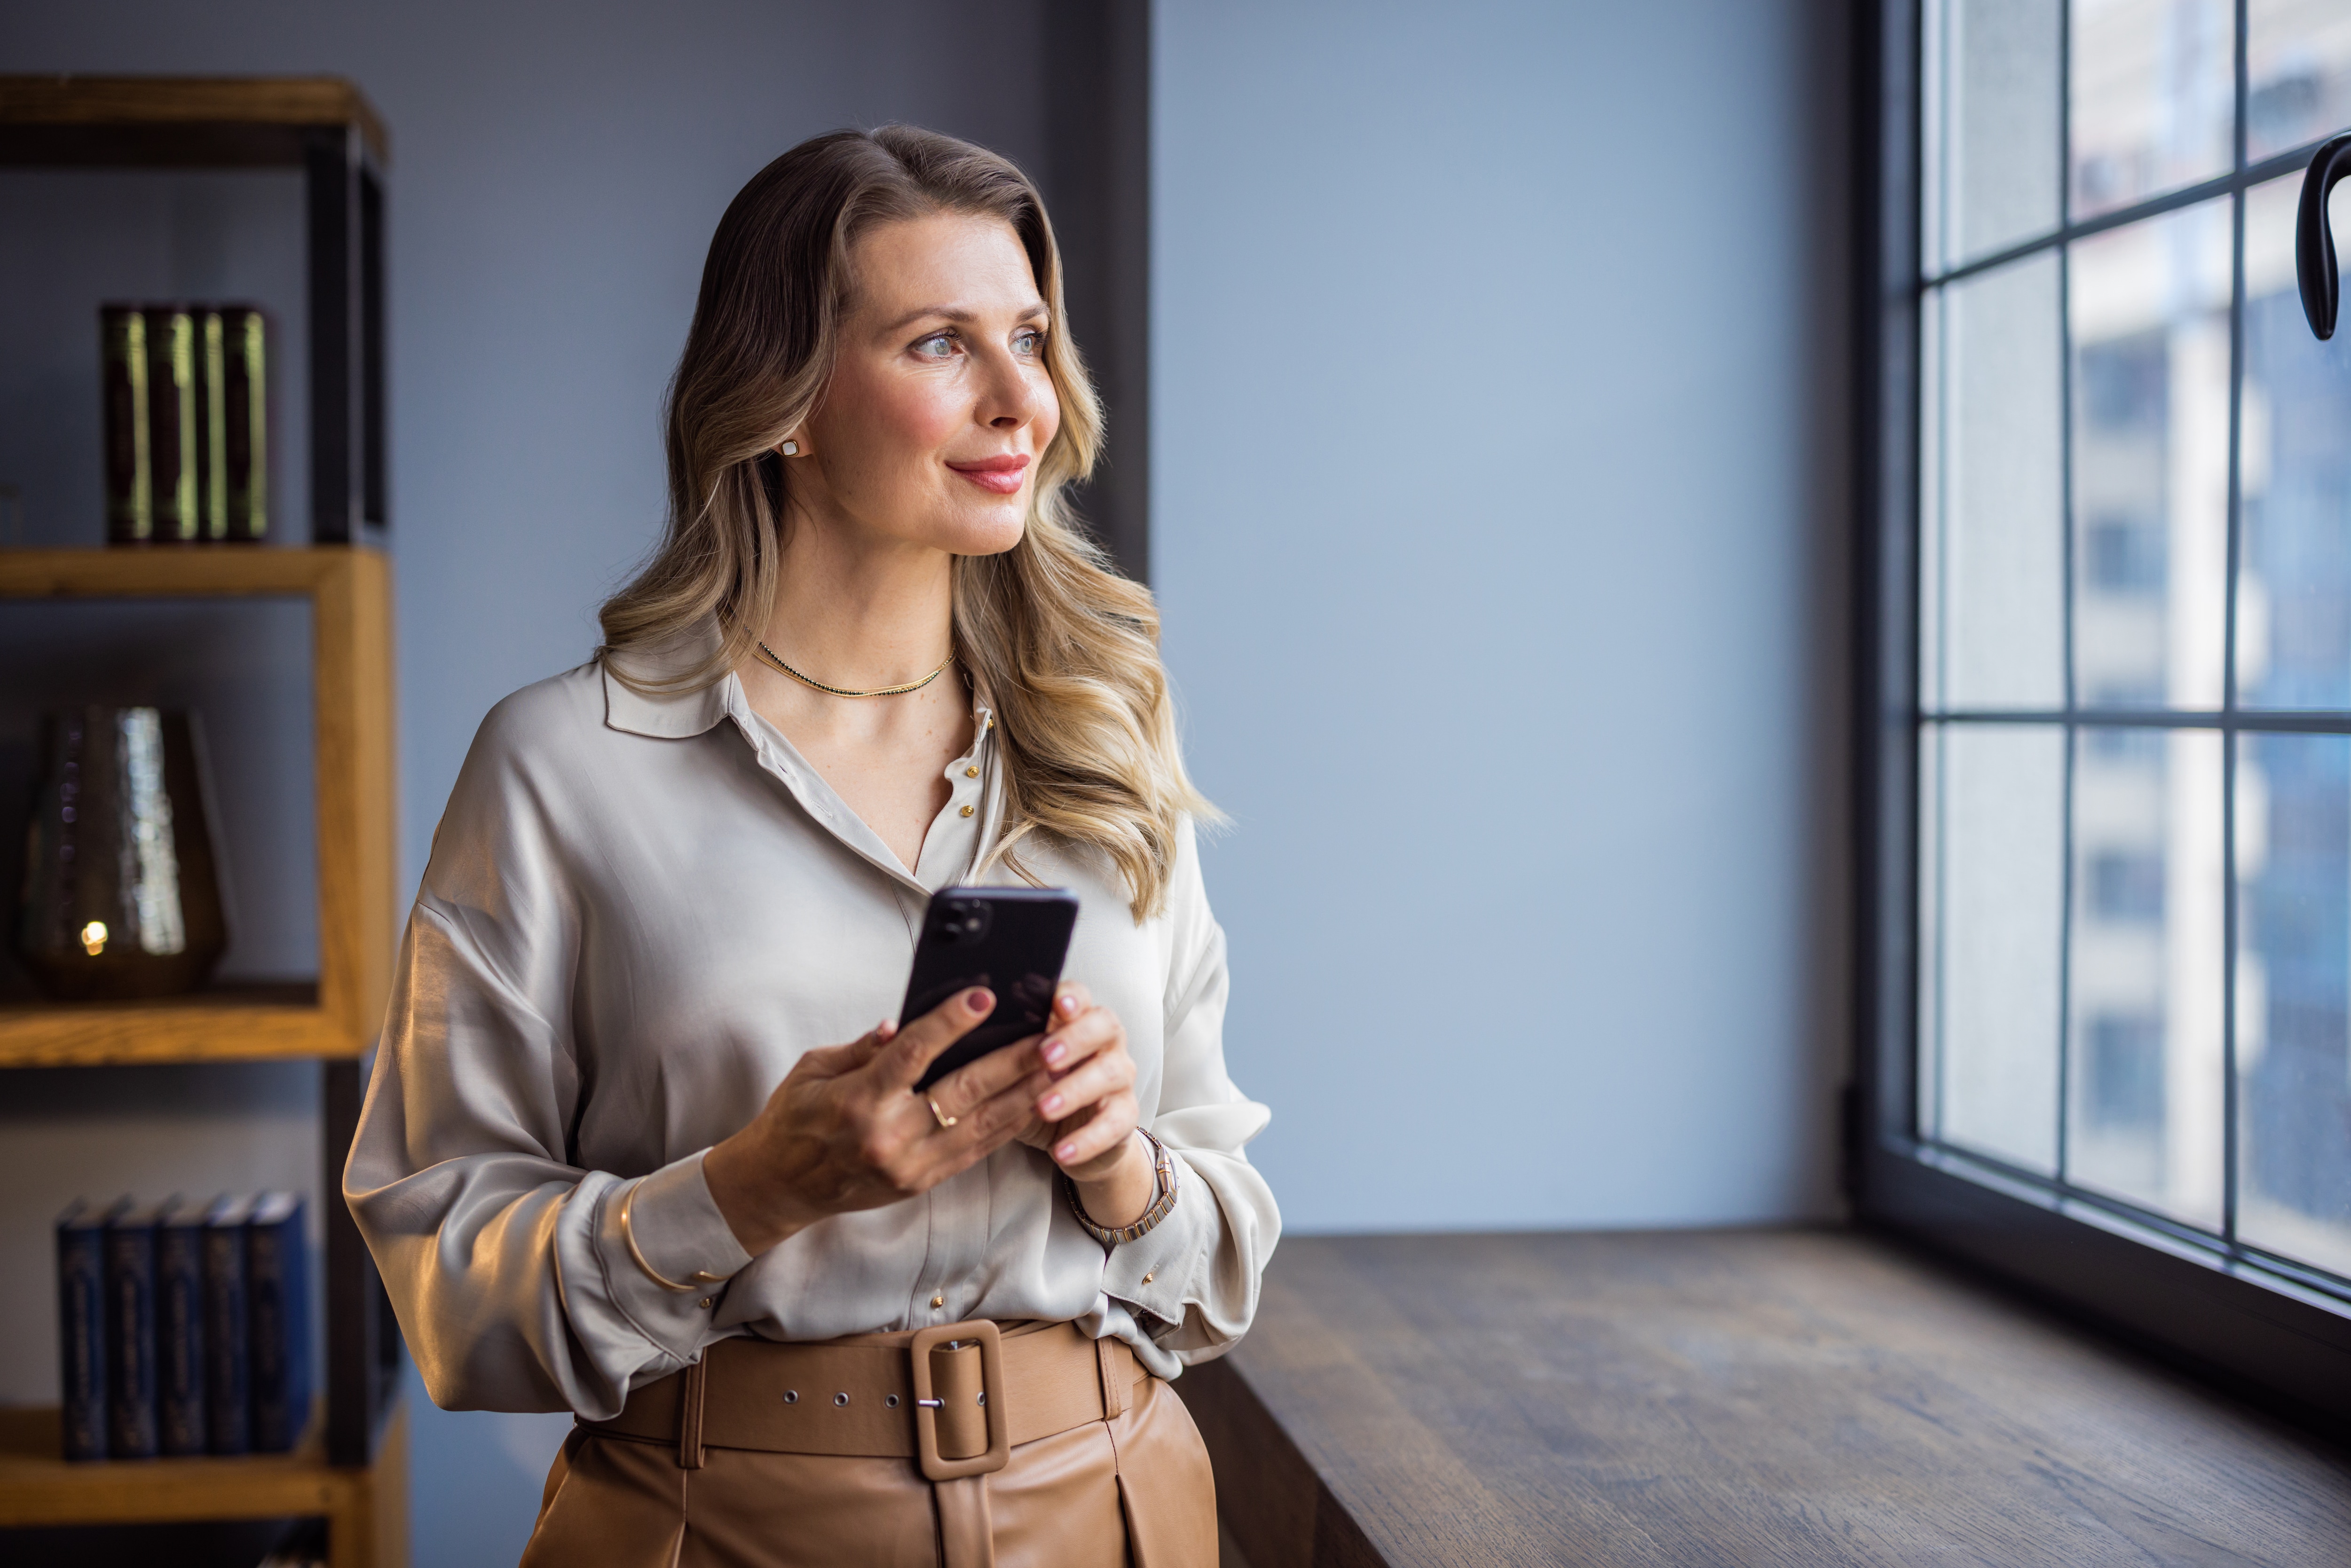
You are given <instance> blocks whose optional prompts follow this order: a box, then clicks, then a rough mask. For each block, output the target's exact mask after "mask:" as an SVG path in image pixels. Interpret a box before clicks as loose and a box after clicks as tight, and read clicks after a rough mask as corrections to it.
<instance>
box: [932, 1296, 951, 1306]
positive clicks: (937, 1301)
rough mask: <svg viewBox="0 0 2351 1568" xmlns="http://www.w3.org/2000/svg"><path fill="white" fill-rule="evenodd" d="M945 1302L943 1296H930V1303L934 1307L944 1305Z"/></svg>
mask: <svg viewBox="0 0 2351 1568" xmlns="http://www.w3.org/2000/svg"><path fill="white" fill-rule="evenodd" d="M946 1304H947V1299H946V1297H945V1296H933V1297H932V1298H931V1305H933V1306H935V1307H944V1306H946Z"/></svg>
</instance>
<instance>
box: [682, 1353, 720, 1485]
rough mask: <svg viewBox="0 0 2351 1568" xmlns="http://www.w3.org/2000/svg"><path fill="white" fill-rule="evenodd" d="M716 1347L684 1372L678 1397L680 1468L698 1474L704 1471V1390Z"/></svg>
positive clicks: (703, 1354) (708, 1379)
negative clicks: (711, 1356) (700, 1470)
mask: <svg viewBox="0 0 2351 1568" xmlns="http://www.w3.org/2000/svg"><path fill="white" fill-rule="evenodd" d="M715 1348H716V1347H715V1346H705V1347H704V1349H703V1352H702V1359H701V1360H699V1361H697V1362H695V1364H693V1365H692V1366H689V1367H687V1368H686V1369H685V1382H684V1385H683V1386H682V1387H680V1388H679V1389H678V1394H677V1468H678V1469H682V1470H698V1469H701V1468H702V1390H703V1385H705V1384H706V1383H708V1382H709V1381H710V1352H711V1350H712V1349H715Z"/></svg>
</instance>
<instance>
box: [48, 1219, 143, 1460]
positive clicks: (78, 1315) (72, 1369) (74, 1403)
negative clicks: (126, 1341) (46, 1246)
mask: <svg viewBox="0 0 2351 1568" xmlns="http://www.w3.org/2000/svg"><path fill="white" fill-rule="evenodd" d="M129 1202H130V1200H129V1199H128V1198H126V1199H124V1200H123V1201H122V1202H121V1203H118V1204H116V1205H115V1206H114V1207H113V1208H95V1207H91V1206H90V1205H89V1204H87V1203H82V1202H79V1201H76V1202H75V1204H74V1205H73V1207H70V1208H68V1209H67V1210H66V1211H65V1212H64V1213H63V1214H60V1215H59V1216H57V1375H58V1381H59V1382H60V1383H62V1384H63V1385H64V1386H63V1388H62V1389H61V1390H60V1391H59V1392H60V1393H61V1395H62V1398H61V1399H60V1401H59V1403H60V1404H62V1405H63V1406H64V1411H63V1416H64V1428H65V1432H64V1436H65V1457H66V1458H68V1459H102V1458H106V1226H107V1222H108V1221H109V1220H110V1219H112V1218H114V1214H115V1210H116V1209H120V1208H122V1207H126V1206H127V1205H128V1204H129Z"/></svg>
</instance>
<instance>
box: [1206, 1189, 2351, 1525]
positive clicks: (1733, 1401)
mask: <svg viewBox="0 0 2351 1568" xmlns="http://www.w3.org/2000/svg"><path fill="white" fill-rule="evenodd" d="M1177 1386H1178V1387H1179V1388H1180V1389H1181V1391H1182V1392H1183V1394H1184V1396H1185V1399H1186V1404H1187V1405H1189V1406H1190V1407H1191V1408H1192V1410H1193V1412H1194V1414H1195V1416H1196V1418H1197V1419H1198V1420H1199V1423H1200V1427H1201V1430H1202V1432H1203V1434H1204V1436H1206V1437H1207V1440H1208V1445H1209V1449H1210V1452H1211V1453H1212V1454H1213V1455H1214V1456H1215V1458H1216V1460H1217V1490H1218V1503H1219V1507H1220V1511H1222V1512H1223V1514H1224V1516H1225V1523H1226V1526H1227V1529H1228V1535H1229V1537H1230V1542H1231V1544H1233V1545H1236V1546H1237V1547H1238V1554H1239V1555H1241V1556H1243V1557H1245V1558H1246V1561H1247V1563H1248V1568H1291V1565H1294V1564H1295V1565H1302V1564H1309V1563H1311V1564H1314V1565H1316V1568H1338V1565H1344V1568H1358V1565H1363V1568H1369V1565H1373V1564H1395V1565H1398V1568H1402V1565H1404V1564H1422V1563H1431V1564H1434V1563H1444V1564H1470V1563H1593V1564H1601V1563H1605V1564H1612V1565H1613V1564H1687V1563H1702V1564H1718V1563H1719V1564H1738V1565H1741V1568H1746V1565H1762V1564H1773V1565H1778V1564H1786V1565H1788V1568H1825V1565H1832V1564H1845V1563H1856V1564H1857V1563H1871V1564H1876V1563H1906V1564H1909V1563H1935V1564H1947V1563H1948V1564H1962V1563H1964V1564H1970V1565H1974V1564H2008V1563H2064V1564H2069V1565H2072V1564H2090V1563H2143V1564H2151V1563H2197V1564H2221V1563H2244V1564H2249V1565H2250V1564H2262V1565H2264V1568H2268V1565H2279V1564H2314V1565H2315V1564H2338V1563H2351V1455H2346V1453H2345V1452H2344V1451H2342V1450H2338V1449H2335V1448H2329V1447H2327V1446H2325V1444H2323V1443H2321V1442H2320V1441H2318V1440H2317V1439H2315V1438H2313V1437H2309V1436H2307V1435H2305V1434H2304V1433H2302V1432H2299V1431H2297V1430H2295V1429H2294V1428H2291V1427H2284V1426H2283V1425H2280V1424H2278V1423H2276V1422H2274V1421H2272V1420H2271V1419H2269V1418H2268V1417H2266V1416H2262V1415H2261V1414H2259V1413H2257V1412H2253V1411H2251V1410H2248V1409H2247V1408H2245V1407H2243V1406H2239V1405H2236V1404H2233V1403H2231V1402H2230V1401H2228V1400H2226V1399H2224V1398H2221V1397H2220V1396H2216V1395H2214V1394H2212V1393H2210V1392H2208V1391H2207V1390H2206V1389H2204V1388H2203V1387H2201V1386H2200V1385H2197V1384H2194V1383H2192V1382H2189V1381H2188V1380H2186V1379H2184V1378H2180V1377H2178V1376H2175V1375H2172V1374H2170V1373H2169V1372H2168V1371H2165V1370H2163V1369H2161V1368H2158V1367H2157V1366H2154V1365H2153V1364H2149V1363H2147V1362H2146V1361H2143V1360H2140V1359H2138V1358H2137V1357H2134V1356H2132V1355H2130V1354H2127V1353H2125V1352H2122V1351H2118V1350H2116V1349H2114V1348H2112V1347H2110V1346H2108V1345H2107V1344H2105V1343H2104V1342H2102V1341H2100V1340H2099V1339H2097V1338H2095V1336H2092V1335H2090V1334H2088V1333H2083V1332H2080V1331H2077V1330H2075V1329H2074V1328H2072V1327H2070V1326H2067V1325H2065V1324H2064V1323H2061V1322H2057V1321H2055V1320H2053V1319H2051V1318H2047V1317H2043V1316H2042V1315H2040V1314H2038V1313H2036V1312H2033V1311H2032V1310H2031V1309H2029V1308H2025V1307H2022V1306H2020V1305H2018V1304H2016V1303H2015V1302H2013V1301H2011V1300H2009V1299H2008V1298H2005V1297H2003V1296H2001V1295H1998V1294H1995V1293H1992V1292H1991V1291H1985V1290H1982V1289H1980V1288H1978V1287H1976V1286H1974V1285H1972V1284H1970V1282H1968V1281H1967V1280H1966V1279H1965V1278H1964V1277H1963V1276H1960V1275H1957V1274H1953V1273H1948V1272H1945V1271H1944V1270H1941V1269H1940V1268H1939V1267H1938V1266H1935V1265H1933V1264H1930V1263H1927V1262H1924V1261H1921V1260H1917V1259H1916V1258H1913V1257H1912V1256H1910V1255H1908V1254H1907V1253H1905V1252H1903V1251H1900V1250H1898V1249H1894V1248H1892V1247H1890V1246H1888V1245H1886V1243H1883V1242H1880V1241H1877V1240H1874V1239H1870V1238H1867V1237H1865V1236H1860V1235H1856V1234H1854V1233H1850V1232H1844V1231H1831V1230H1773V1231H1754V1230H1749V1231H1674V1232H1645V1233H1632V1232H1615V1233H1607V1232H1602V1233H1584V1234H1572V1235H1522V1236H1432V1237H1359V1238H1308V1239H1290V1240H1285V1241H1283V1242H1282V1243H1281V1246H1280V1249H1279V1250H1278V1252H1277V1253H1276V1255H1275V1257H1274V1260H1273V1263H1272V1266H1271V1268H1270V1270H1268V1274H1267V1279H1266V1286H1265V1296H1264V1301H1263V1303H1262V1305H1261V1307H1260V1309H1259V1314H1258V1320H1257V1325H1256V1327H1255V1328H1254V1330H1253V1331H1252V1332H1251V1333H1250V1334H1249V1338H1248V1339H1247V1340H1246V1341H1245V1342H1244V1343H1242V1345H1241V1346H1240V1348H1239V1349H1238V1350H1237V1351H1236V1352H1235V1353H1234V1354H1232V1355H1231V1356H1230V1357H1228V1359H1227V1360H1226V1361H1224V1362H1221V1363H1212V1364H1209V1365H1207V1366H1202V1367H1196V1368H1194V1369H1193V1370H1192V1371H1190V1372H1189V1373H1187V1374H1186V1375H1185V1377H1184V1379H1183V1381H1182V1382H1181V1383H1180V1384H1179V1385H1177Z"/></svg>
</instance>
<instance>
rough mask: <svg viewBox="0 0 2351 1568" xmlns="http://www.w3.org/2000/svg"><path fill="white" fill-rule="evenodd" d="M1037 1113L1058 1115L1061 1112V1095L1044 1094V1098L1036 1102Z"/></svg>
mask: <svg viewBox="0 0 2351 1568" xmlns="http://www.w3.org/2000/svg"><path fill="white" fill-rule="evenodd" d="M1037 1113H1038V1114H1039V1115H1040V1116H1058V1115H1060V1114H1061V1096H1060V1095H1059V1094H1048V1095H1046V1096H1045V1098H1043V1099H1042V1100H1040V1101H1039V1102H1038V1103H1037Z"/></svg>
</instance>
